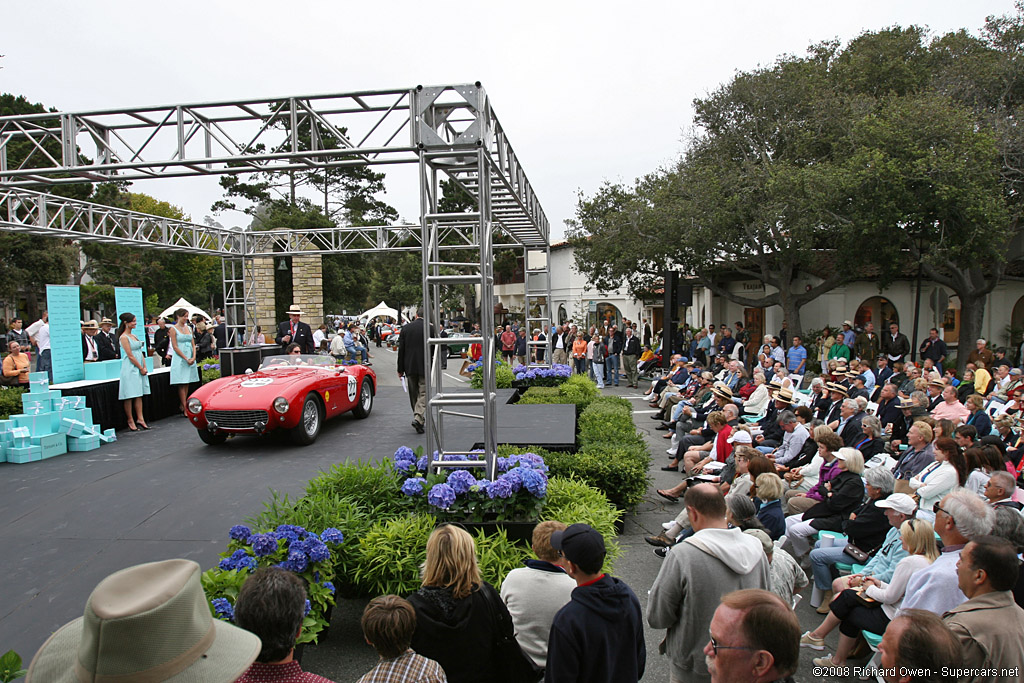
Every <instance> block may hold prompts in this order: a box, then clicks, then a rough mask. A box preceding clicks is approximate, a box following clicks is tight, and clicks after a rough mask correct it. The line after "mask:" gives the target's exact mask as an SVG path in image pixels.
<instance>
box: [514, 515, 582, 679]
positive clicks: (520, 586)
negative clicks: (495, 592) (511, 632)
mask: <svg viewBox="0 0 1024 683" xmlns="http://www.w3.org/2000/svg"><path fill="white" fill-rule="evenodd" d="M565 529H566V525H565V524H563V523H562V522H554V521H547V522H541V523H540V524H538V525H537V526H535V527H534V529H533V540H532V547H533V554H534V555H536V556H537V559H536V560H527V561H526V566H525V567H520V568H518V569H513V570H512V571H510V572H509V573H508V575H507V576H506V577H505V580H504V581H503V582H502V583H501V599H502V600H503V601H504V603H505V606H506V607H507V608H508V612H509V614H511V615H512V624H513V626H515V630H516V640H517V641H518V642H519V646H520V647H522V648H523V652H524V653H525V654H526V655H527V656H528V657H529V658H530V659H531V660H532V661H533V664H534V666H535V667H537V669H538V670H543V669H544V667H545V666H547V658H548V635H549V634H550V633H551V624H552V622H553V621H554V619H555V614H557V613H558V611H559V610H560V609H562V606H563V605H565V604H566V603H568V602H569V598H570V596H571V595H572V592H573V590H574V589H575V588H576V582H575V581H573V579H572V578H571V577H570V576H569V575H568V574H566V573H565V570H564V569H562V567H560V566H558V564H557V563H558V552H557V551H556V550H555V549H554V548H552V547H551V534H553V533H555V532H558V531H564V530H565Z"/></svg>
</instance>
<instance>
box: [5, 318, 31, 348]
mask: <svg viewBox="0 0 1024 683" xmlns="http://www.w3.org/2000/svg"><path fill="white" fill-rule="evenodd" d="M22 324H23V321H22V319H21V318H14V319H13V320H11V326H10V328H9V329H8V330H7V343H8V344H10V343H11V342H18V346H20V347H21V350H22V351H23V352H24V353H26V354H27V353H28V350H29V349H30V348H31V347H32V340H31V339H29V336H28V332H27V331H25V330H23V329H22V327H21V326H22Z"/></svg>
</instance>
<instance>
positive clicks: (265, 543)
mask: <svg viewBox="0 0 1024 683" xmlns="http://www.w3.org/2000/svg"><path fill="white" fill-rule="evenodd" d="M249 541H250V542H251V543H252V551H253V552H254V553H255V554H256V557H266V556H267V555H273V554H274V553H276V552H277V537H276V536H272V535H271V534H253V535H252V537H251V538H250V539H249Z"/></svg>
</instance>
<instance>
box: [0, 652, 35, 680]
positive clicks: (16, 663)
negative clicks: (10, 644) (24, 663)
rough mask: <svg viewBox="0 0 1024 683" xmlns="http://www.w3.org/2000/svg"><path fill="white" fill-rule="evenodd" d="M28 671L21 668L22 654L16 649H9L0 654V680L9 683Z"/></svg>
mask: <svg viewBox="0 0 1024 683" xmlns="http://www.w3.org/2000/svg"><path fill="white" fill-rule="evenodd" d="M27 673H28V670H27V669H22V668H21V656H20V655H18V653H17V652H15V651H14V650H8V651H7V652H5V653H4V654H3V656H0V682H2V683H8V681H13V680H16V679H18V678H21V677H22V676H24V675H25V674H27Z"/></svg>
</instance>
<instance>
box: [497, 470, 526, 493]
mask: <svg viewBox="0 0 1024 683" xmlns="http://www.w3.org/2000/svg"><path fill="white" fill-rule="evenodd" d="M522 472H523V468H521V467H514V468H512V469H510V470H509V471H508V472H506V473H505V474H503V475H501V476H500V477H498V479H505V480H506V481H508V483H509V485H511V486H512V492H513V493H514V492H516V491H518V490H519V489H521V488H523V475H522Z"/></svg>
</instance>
